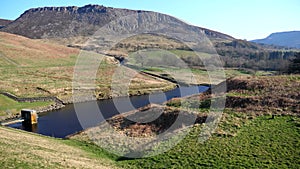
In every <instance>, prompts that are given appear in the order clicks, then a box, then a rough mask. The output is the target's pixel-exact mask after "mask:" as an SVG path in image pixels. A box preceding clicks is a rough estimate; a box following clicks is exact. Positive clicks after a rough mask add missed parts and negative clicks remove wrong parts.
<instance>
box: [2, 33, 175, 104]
mask: <svg viewBox="0 0 300 169" xmlns="http://www.w3.org/2000/svg"><path fill="white" fill-rule="evenodd" d="M78 54H79V49H75V48H68V47H65V46H62V45H58V44H53V43H50V42H43V41H41V40H32V39H28V38H25V37H22V36H17V35H13V34H8V33H4V32H0V74H1V76H0V91H8V92H10V93H13V94H15V95H18V96H21V97H29V96H49V95H51V96H58V97H60V98H61V99H62V100H66V101H70V98H71V96H72V80H73V72H74V66H75V63H76V60H77V55H78ZM93 55H94V54H93ZM97 56H99V57H104V60H103V62H101V65H100V67H99V69H98V72H97V76H96V86H97V88H96V91H95V95H96V97H97V98H109V97H111V92H110V89H111V82H112V76H113V75H114V73H115V69H116V68H118V65H117V61H116V59H114V58H113V57H106V56H104V55H100V54H97ZM128 70H129V69H128ZM129 71H133V70H129ZM129 71H127V72H125V74H127V73H128V72H129ZM120 83H122V82H120ZM130 86H131V87H130V88H131V89H132V90H131V91H128V92H127V94H130V95H136V94H146V93H151V92H153V91H157V90H168V89H171V88H173V87H174V84H171V83H168V82H166V81H162V80H159V79H155V78H152V77H150V76H143V75H141V74H137V75H136V76H135V77H133V80H132V81H131V83H130Z"/></svg>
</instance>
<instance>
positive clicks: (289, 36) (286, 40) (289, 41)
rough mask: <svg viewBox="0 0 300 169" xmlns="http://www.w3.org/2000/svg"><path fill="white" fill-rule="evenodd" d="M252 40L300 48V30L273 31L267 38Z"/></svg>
mask: <svg viewBox="0 0 300 169" xmlns="http://www.w3.org/2000/svg"><path fill="white" fill-rule="evenodd" d="M252 42H255V43H262V44H268V45H277V46H285V47H291V48H299V49H300V31H290V32H277V33H272V34H271V35H269V36H268V37H266V38H265V39H257V40H252Z"/></svg>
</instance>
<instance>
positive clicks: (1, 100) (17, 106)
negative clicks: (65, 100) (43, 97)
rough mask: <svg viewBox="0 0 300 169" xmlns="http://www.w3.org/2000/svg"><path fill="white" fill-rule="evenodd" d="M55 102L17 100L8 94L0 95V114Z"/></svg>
mask: <svg viewBox="0 0 300 169" xmlns="http://www.w3.org/2000/svg"><path fill="white" fill-rule="evenodd" d="M53 103H54V102H33V103H28V102H17V101H14V100H12V99H10V98H8V97H6V96H3V95H0V116H7V115H15V114H17V113H20V110H21V109H25V108H28V109H29V108H30V109H34V108H39V107H44V106H48V105H51V104H53Z"/></svg>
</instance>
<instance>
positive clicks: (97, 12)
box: [1, 5, 233, 40]
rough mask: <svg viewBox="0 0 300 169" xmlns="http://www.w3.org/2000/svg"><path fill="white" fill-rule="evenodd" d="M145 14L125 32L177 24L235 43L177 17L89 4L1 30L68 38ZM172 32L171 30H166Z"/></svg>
mask: <svg viewBox="0 0 300 169" xmlns="http://www.w3.org/2000/svg"><path fill="white" fill-rule="evenodd" d="M139 13H143V17H142V18H139V19H138V20H137V22H133V23H130V24H128V23H126V22H125V23H119V24H122V27H123V28H124V29H127V30H130V29H131V28H137V27H139V25H141V23H143V25H144V26H145V23H149V26H153V25H151V23H152V22H153V20H155V23H158V22H162V23H163V22H166V23H168V22H172V23H176V25H174V26H180V27H181V28H182V29H194V30H197V31H203V32H205V34H206V35H207V36H208V37H209V38H219V39H227V40H232V39H233V38H232V37H231V36H228V35H225V34H222V33H219V32H215V31H211V30H208V29H205V28H200V27H196V26H191V25H188V24H186V23H184V22H182V21H180V20H178V19H176V18H174V17H171V16H168V15H165V14H159V13H156V12H149V11H141V10H128V9H119V8H111V7H104V6H99V5H87V6H84V7H76V6H72V7H44V8H34V9H29V10H27V11H26V12H25V13H24V14H22V15H21V16H20V17H19V18H18V19H16V20H15V21H14V22H12V23H11V24H9V25H7V26H5V27H4V28H2V29H1V31H5V32H9V33H14V34H19V35H22V36H26V37H29V38H35V39H39V38H61V37H63V38H68V37H74V36H89V35H93V34H94V32H95V31H97V30H98V29H99V28H101V27H102V26H104V25H106V24H107V23H109V22H111V21H114V20H116V19H118V18H121V17H124V16H129V15H135V14H139ZM165 31H168V30H165Z"/></svg>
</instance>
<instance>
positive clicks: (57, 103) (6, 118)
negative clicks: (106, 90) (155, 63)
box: [0, 84, 213, 124]
mask: <svg viewBox="0 0 300 169" xmlns="http://www.w3.org/2000/svg"><path fill="white" fill-rule="evenodd" d="M191 86H207V87H209V88H210V87H212V86H213V85H211V84H198V85H191ZM178 87H179V85H178V84H177V85H176V87H175V88H172V89H170V90H174V89H176V88H178ZM170 90H167V91H170ZM155 92H157V91H153V92H150V93H143V94H135V95H127V96H118V97H132V96H142V95H149V94H153V93H155ZM164 92H166V91H164ZM0 94H2V95H4V96H6V97H9V98H11V99H13V100H14V101H17V102H38V101H41V102H43V101H54V102H55V103H54V104H51V105H49V106H45V107H40V108H37V109H36V112H37V113H38V114H40V113H47V112H51V111H55V110H60V109H62V108H64V107H65V106H66V105H70V104H75V103H85V102H90V101H101V100H109V99H112V98H113V97H112V96H108V97H106V98H96V97H93V98H87V97H85V98H84V97H83V98H80V99H78V100H77V101H75V102H74V100H73V99H67V100H61V99H59V98H57V97H56V96H43V97H28V98H21V97H17V96H15V95H14V94H11V93H9V92H0ZM20 117H21V115H20V114H19V115H6V116H2V117H0V124H1V123H6V122H9V121H13V120H16V119H18V118H20Z"/></svg>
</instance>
